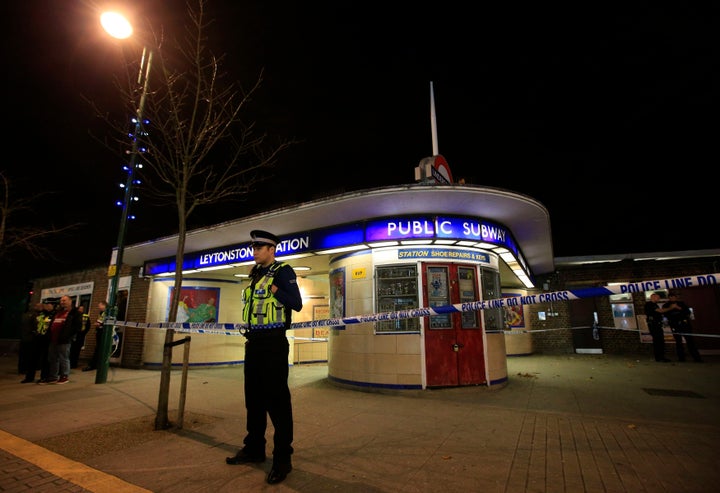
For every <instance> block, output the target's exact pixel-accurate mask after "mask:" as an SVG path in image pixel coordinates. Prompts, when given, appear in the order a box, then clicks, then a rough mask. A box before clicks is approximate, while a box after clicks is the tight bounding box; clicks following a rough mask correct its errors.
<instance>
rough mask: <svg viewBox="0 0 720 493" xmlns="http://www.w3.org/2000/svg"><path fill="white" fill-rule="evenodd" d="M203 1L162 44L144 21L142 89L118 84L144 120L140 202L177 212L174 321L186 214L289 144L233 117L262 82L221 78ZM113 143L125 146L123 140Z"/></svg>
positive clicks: (228, 191) (255, 178) (234, 186)
mask: <svg viewBox="0 0 720 493" xmlns="http://www.w3.org/2000/svg"><path fill="white" fill-rule="evenodd" d="M206 3H207V1H206V0H197V3H196V5H195V6H191V5H190V3H188V4H187V11H188V14H189V21H190V22H189V24H188V25H187V26H186V29H185V32H184V35H183V36H181V37H180V38H176V39H172V40H168V39H166V38H165V33H164V32H163V30H162V29H155V28H153V26H152V25H151V23H148V24H150V29H149V32H150V33H152V41H151V42H148V43H146V47H147V48H149V50H150V51H151V52H152V56H153V58H152V60H153V62H152V65H151V69H150V70H149V71H148V73H147V81H146V82H147V85H146V86H142V84H135V83H133V82H131V84H130V85H128V86H127V87H126V88H124V87H123V85H119V87H120V90H121V92H122V96H123V99H124V100H125V101H127V102H128V103H129V107H130V109H131V112H132V114H137V113H138V108H143V111H142V112H141V113H142V116H143V120H149V123H147V124H146V123H142V125H141V126H140V127H139V128H140V132H139V133H138V134H137V135H134V136H133V138H137V139H138V141H137V142H139V146H138V149H139V150H140V152H141V154H139V155H138V156H137V158H138V159H140V160H141V161H142V164H143V165H144V167H143V173H144V174H143V185H142V191H143V197H144V198H145V197H147V198H148V199H150V201H151V202H154V203H155V204H156V205H161V206H166V207H167V206H168V205H171V206H173V207H174V208H175V209H176V211H177V226H178V243H177V249H176V253H175V265H176V267H175V283H174V292H175V293H176V296H173V298H172V302H171V306H170V310H169V313H170V315H169V321H170V322H174V321H175V320H176V317H177V309H178V303H179V298H180V296H179V294H180V292H181V286H182V280H183V275H182V266H183V256H184V251H185V237H186V232H187V221H188V218H189V217H190V215H191V214H192V213H193V212H194V211H195V210H196V209H197V208H198V207H201V206H204V205H210V204H217V203H220V202H225V201H232V200H239V199H241V198H243V197H244V196H245V195H247V194H248V193H250V192H252V191H253V190H254V188H255V186H256V185H257V184H258V183H259V182H260V181H262V180H264V179H266V178H268V177H270V176H271V175H270V173H269V172H268V170H269V168H271V167H273V166H274V165H275V164H276V160H277V158H278V155H279V154H280V153H281V152H282V151H283V150H285V149H286V148H288V147H289V146H290V145H292V144H293V143H294V141H282V140H281V141H278V142H276V143H270V142H269V139H268V136H267V135H266V134H264V133H258V132H257V131H256V125H255V123H254V122H253V123H249V124H248V123H246V122H245V121H244V120H243V118H241V112H242V111H243V110H244V109H246V107H247V105H248V103H249V102H250V101H251V100H252V96H253V93H255V91H256V90H257V89H258V88H259V87H260V85H261V83H262V71H261V72H260V74H259V76H258V78H257V80H256V81H255V83H254V84H253V85H252V86H251V87H250V88H249V89H244V88H243V87H242V86H241V85H240V84H238V83H234V82H229V81H228V80H227V74H226V73H224V72H223V71H222V69H221V65H222V62H223V58H224V56H216V55H214V54H213V53H211V52H210V50H209V48H208V38H207V35H206V33H207V32H208V31H209V27H210V25H211V23H212V21H209V20H207V19H206V9H205V6H206ZM137 58H138V59H139V58H140V57H137ZM128 73H129V74H130V73H132V71H130V70H129V71H128ZM138 85H140V86H141V87H138ZM141 98H145V99H141ZM105 118H106V120H107V121H108V123H110V124H111V126H112V127H113V128H114V129H115V130H117V135H118V136H120V135H123V134H125V135H126V134H127V122H120V123H117V122H115V123H113V122H112V121H109V119H108V118H107V117H105ZM117 141H118V142H123V143H124V144H125V145H126V146H127V140H126V139H121V138H118V139H117ZM120 267H121V266H120V265H118V266H117V268H118V269H120ZM173 337H174V331H173V330H168V331H167V334H166V339H165V342H166V344H165V351H164V355H163V378H162V380H161V389H160V394H161V402H160V404H159V406H158V407H159V409H158V417H157V418H156V423H155V426H156V428H165V427H167V426H168V421H167V411H166V409H167V399H166V398H165V400H164V402H163V401H162V399H163V395H164V394H165V393H166V392H167V389H168V387H169V374H170V370H171V358H172V346H171V343H172V340H173ZM163 408H164V409H163Z"/></svg>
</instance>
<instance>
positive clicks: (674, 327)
mask: <svg viewBox="0 0 720 493" xmlns="http://www.w3.org/2000/svg"><path fill="white" fill-rule="evenodd" d="M645 316H646V319H647V325H648V330H649V331H650V336H651V337H652V344H653V355H654V356H655V361H659V362H662V363H668V362H670V360H669V359H668V358H667V357H666V356H665V330H664V329H663V317H664V318H666V319H667V321H668V325H669V326H670V330H671V331H672V335H673V339H675V351H676V353H677V359H678V361H685V348H684V347H683V339H684V340H685V345H687V350H688V352H689V353H690V356H691V357H692V359H693V360H694V361H696V362H698V363H701V362H702V358H701V357H700V353H699V352H698V350H697V346H695V339H694V338H693V336H692V324H691V319H692V311H691V310H690V307H689V306H688V305H687V304H686V303H685V302H684V301H682V300H680V297H679V294H678V293H677V292H675V291H671V292H670V293H668V301H667V302H666V303H663V304H662V305H660V294H659V293H652V294H651V295H650V299H649V300H648V301H647V302H646V303H645Z"/></svg>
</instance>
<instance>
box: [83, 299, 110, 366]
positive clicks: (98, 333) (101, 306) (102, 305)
mask: <svg viewBox="0 0 720 493" xmlns="http://www.w3.org/2000/svg"><path fill="white" fill-rule="evenodd" d="M98 310H99V314H98V318H97V320H96V321H95V350H94V351H93V355H92V359H91V360H90V362H89V363H88V365H87V366H86V367H85V368H83V369H82V371H93V370H97V367H98V366H99V364H100V354H101V353H102V352H101V350H100V346H101V345H102V337H103V330H105V312H106V311H107V302H106V301H101V302H99V303H98Z"/></svg>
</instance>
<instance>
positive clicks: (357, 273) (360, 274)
mask: <svg viewBox="0 0 720 493" xmlns="http://www.w3.org/2000/svg"><path fill="white" fill-rule="evenodd" d="M352 278H353V279H367V269H365V267H358V268H357V269H353V270H352Z"/></svg>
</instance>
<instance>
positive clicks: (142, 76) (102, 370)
mask: <svg viewBox="0 0 720 493" xmlns="http://www.w3.org/2000/svg"><path fill="white" fill-rule="evenodd" d="M146 56H147V60H146ZM151 64H152V51H150V50H148V49H147V47H146V48H144V49H143V57H142V60H141V62H140V71H139V73H138V84H140V85H142V93H141V94H140V102H139V104H138V109H137V115H136V119H135V133H134V135H133V141H132V150H131V151H130V164H129V165H128V168H129V169H128V175H127V182H126V183H125V200H124V202H123V206H122V215H121V216H120V230H119V231H118V239H117V247H116V256H115V272H114V274H113V277H112V281H111V282H110V292H109V293H108V309H107V310H106V312H105V313H106V316H105V324H104V328H103V332H102V337H101V340H100V351H99V353H98V354H99V356H100V358H99V359H100V360H99V361H98V362H97V373H96V374H95V383H105V382H107V373H108V368H109V367H110V348H111V346H112V336H113V332H114V330H115V322H116V321H117V315H118V306H117V298H118V288H119V286H120V272H121V270H122V263H123V254H124V252H125V232H126V230H127V221H128V212H129V208H130V202H131V201H132V199H133V196H132V188H133V182H134V180H135V168H136V166H137V156H138V153H139V149H138V139H139V137H140V135H141V133H142V131H143V110H144V108H145V99H146V98H147V92H148V79H149V75H150V65H151ZM143 68H144V69H145V70H143Z"/></svg>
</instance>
